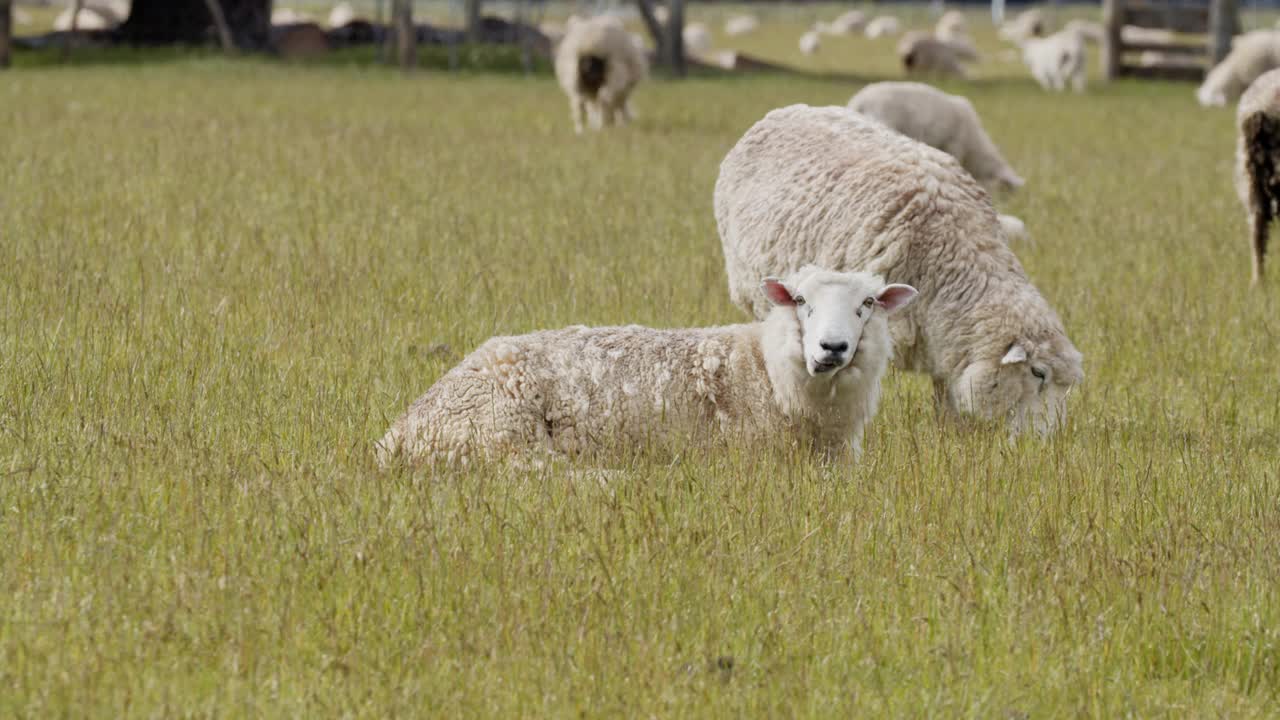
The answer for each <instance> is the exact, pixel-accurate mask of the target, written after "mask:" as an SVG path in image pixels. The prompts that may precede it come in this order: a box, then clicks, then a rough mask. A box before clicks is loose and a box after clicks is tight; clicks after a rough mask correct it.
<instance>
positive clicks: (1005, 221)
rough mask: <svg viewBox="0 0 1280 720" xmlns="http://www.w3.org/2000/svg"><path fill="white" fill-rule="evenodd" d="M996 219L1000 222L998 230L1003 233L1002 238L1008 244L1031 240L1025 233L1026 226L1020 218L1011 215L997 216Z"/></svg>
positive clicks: (1028, 234)
mask: <svg viewBox="0 0 1280 720" xmlns="http://www.w3.org/2000/svg"><path fill="white" fill-rule="evenodd" d="M996 219H997V220H999V221H1000V229H1001V230H1003V231H1004V237H1005V239H1006V240H1008V241H1009V242H1010V243H1015V242H1025V241H1027V240H1030V239H1031V234H1030V233H1028V232H1027V224H1026V223H1024V222H1022V220H1021V219H1020V218H1017V217H1014V216H1013V215H997V216H996Z"/></svg>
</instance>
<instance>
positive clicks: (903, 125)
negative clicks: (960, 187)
mask: <svg viewBox="0 0 1280 720" xmlns="http://www.w3.org/2000/svg"><path fill="white" fill-rule="evenodd" d="M849 109H850V110H854V111H856V112H859V113H862V114H863V115H865V116H867V117H869V118H871V119H873V120H876V121H878V122H880V123H883V124H884V125H886V126H887V127H889V128H892V129H894V130H897V131H898V132H900V133H902V134H903V135H906V136H907V137H909V138H912V139H914V140H919V141H920V142H922V143H924V144H926V145H930V146H932V147H935V148H938V149H939V150H941V151H943V152H945V153H947V154H949V155H951V156H952V157H954V158H955V159H957V160H959V161H960V165H961V166H962V167H964V169H965V170H968V171H969V174H970V175H972V176H974V177H975V178H977V180H978V182H980V183H982V184H983V185H985V186H986V187H987V188H989V189H991V190H997V189H1000V190H1014V189H1017V188H1020V187H1022V185H1023V183H1024V181H1023V179H1022V178H1021V177H1019V176H1018V173H1016V172H1014V170H1013V168H1011V167H1009V163H1007V162H1005V159H1004V157H1003V156H1002V155H1001V154H1000V150H999V149H998V148H996V145H995V143H993V142H992V141H991V137H990V136H989V135H987V132H986V130H984V129H983V128H982V120H981V119H979V118H978V111H977V110H975V109H974V108H973V103H971V102H969V101H968V99H966V98H963V97H961V96H959V95H948V94H947V93H944V92H942V91H941V90H939V89H937V88H935V87H932V86H929V85H925V84H924V83H918V82H880V83H873V84H871V85H868V86H866V87H864V88H862V89H861V90H859V91H858V93H857V94H856V95H854V96H853V98H852V99H851V100H849Z"/></svg>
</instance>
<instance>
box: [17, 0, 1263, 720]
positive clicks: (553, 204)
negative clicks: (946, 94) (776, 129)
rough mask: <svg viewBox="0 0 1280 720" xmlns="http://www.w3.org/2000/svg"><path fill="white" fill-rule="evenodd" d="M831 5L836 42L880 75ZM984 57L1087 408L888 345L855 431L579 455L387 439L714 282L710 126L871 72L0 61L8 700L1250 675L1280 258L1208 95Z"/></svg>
mask: <svg viewBox="0 0 1280 720" xmlns="http://www.w3.org/2000/svg"><path fill="white" fill-rule="evenodd" d="M832 15H834V13H832ZM977 17H979V16H977V15H975V16H974V20H975V22H976V19H977ZM799 26H800V25H799V24H798V23H797V27H799ZM794 35H798V33H793V32H792V31H791V30H790V29H788V30H786V34H785V36H783V35H782V34H781V33H779V37H778V38H774V39H773V40H770V39H769V38H768V37H764V36H762V37H758V38H755V39H751V40H750V42H752V43H756V44H757V45H756V47H758V48H759V51H760V52H764V53H766V54H772V56H774V57H776V58H778V59H782V60H792V61H796V62H799V58H798V55H797V54H796V53H795V50H794ZM982 40H983V43H984V47H986V48H987V49H988V50H989V54H990V55H991V56H992V57H993V58H994V57H995V55H996V54H997V53H998V51H999V46H998V45H997V44H996V43H995V41H994V40H993V39H992V38H991V37H990V34H989V33H985V34H984V35H983V37H982ZM847 42H848V43H849V44H848V45H837V44H835V43H832V44H831V45H830V46H829V47H828V48H827V53H826V54H825V55H824V56H821V57H820V58H819V59H817V60H814V61H813V62H814V63H818V62H822V63H827V64H828V65H827V66H824V68H818V69H829V70H840V71H841V72H859V73H865V74H870V75H881V76H889V75H892V74H893V72H894V71H893V69H892V68H893V63H892V61H891V60H889V59H887V54H888V47H889V46H890V45H891V43H888V44H882V45H871V44H863V41H847ZM788 53H790V55H788ZM18 62H19V64H20V65H22V64H23V63H24V62H26V60H24V57H23V56H22V55H20V56H19V57H18ZM979 75H980V77H979V79H978V80H976V81H974V82H972V83H967V84H953V85H948V86H947V87H948V88H949V89H952V90H957V91H961V92H964V93H966V94H968V95H969V96H970V97H971V98H972V99H973V101H974V103H975V104H976V105H977V107H978V109H979V111H980V112H981V113H982V115H983V117H984V119H985V121H986V124H987V126H988V129H989V130H990V132H991V133H992V135H993V136H994V137H995V139H996V140H997V142H998V143H999V144H1001V146H1002V147H1003V149H1004V151H1005V154H1006V156H1007V157H1008V158H1009V159H1010V161H1011V163H1012V164H1013V165H1014V167H1015V168H1017V169H1018V170H1019V171H1020V172H1021V173H1022V175H1024V176H1025V177H1026V178H1027V180H1028V186H1027V188H1026V189H1025V190H1024V191H1023V192H1022V193H1020V194H1018V195H1016V196H1014V197H1012V198H1010V199H1008V200H1007V201H1002V203H1001V206H1002V208H1003V209H1005V210H1006V211H1008V212H1011V213H1013V214H1016V215H1019V216H1020V217H1022V218H1023V219H1024V220H1025V221H1026V223H1027V225H1028V227H1029V228H1030V230H1031V232H1032V233H1033V235H1034V237H1035V242H1034V244H1027V245H1020V246H1019V247H1018V248H1017V251H1018V254H1019V256H1020V258H1021V259H1022V261H1023V263H1024V264H1025V265H1026V267H1027V270H1028V272H1029V273H1030V275H1031V276H1032V278H1033V279H1034V281H1035V282H1036V284H1037V285H1038V286H1039V288H1040V289H1041V290H1042V291H1043V292H1044V294H1045V295H1046V296H1047V297H1048V298H1049V300H1050V302H1051V303H1052V304H1053V305H1054V306H1055V307H1056V308H1058V310H1059V311H1060V313H1061V314H1062V316H1063V319H1064V322H1065V324H1066V326H1067V328H1068V330H1069V333H1070V335H1071V337H1072V339H1073V340H1074V341H1075V343H1076V345H1078V346H1079V348H1080V349H1081V350H1082V351H1083V352H1084V354H1085V358H1086V373H1087V376H1088V377H1087V380H1086V382H1085V384H1084V385H1083V386H1081V387H1080V388H1079V389H1078V390H1077V392H1076V393H1075V394H1074V395H1073V397H1072V403H1071V416H1070V421H1069V425H1068V427H1067V428H1066V429H1065V430H1064V431H1063V432H1061V433H1060V434H1059V435H1057V436H1055V437H1053V438H1052V439H1050V440H1046V441H1040V440H1034V439H1023V440H1019V441H1016V442H1010V441H1008V440H1006V439H1005V438H1004V436H1003V435H1002V433H1000V432H998V431H989V430H983V429H977V430H973V431H961V430H957V429H955V428H950V427H945V426H940V425H939V424H938V422H937V421H936V420H935V417H934V415H933V411H932V408H931V406H930V400H929V388H928V387H927V383H926V381H925V380H924V379H922V378H920V377H916V376H911V375H905V374H901V373H892V374H891V375H890V377H888V378H887V379H886V396H887V397H886V403H885V406H884V408H883V410H882V412H881V414H880V415H879V417H878V419H877V420H876V422H875V423H874V424H873V426H872V428H871V430H870V433H869V436H868V438H867V453H866V455H865V457H864V461H863V462H862V464H860V465H859V466H857V467H824V466H821V465H817V464H814V463H811V462H809V461H808V460H805V459H803V458H796V457H789V456H787V455H786V454H785V453H780V452H774V451H771V450H769V451H761V450H760V449H757V448H750V447H740V446H734V445H732V444H731V445H730V446H729V447H727V448H724V449H720V450H711V451H698V452H690V453H688V454H683V455H679V456H676V457H671V456H665V457H664V456H642V457H640V458H638V459H632V460H629V461H628V462H626V463H625V464H623V465H621V467H620V472H618V473H617V474H616V475H614V476H613V477H612V479H611V480H610V481H609V482H608V484H607V485H602V484H601V483H599V482H596V481H594V480H590V479H584V478H583V477H582V476H581V475H576V476H575V475H569V474H566V473H565V472H563V470H562V469H552V470H549V471H547V472H543V473H532V474H531V473H520V472H515V471H512V470H509V469H506V468H503V467H492V468H480V469H475V470H473V471H470V472H466V473H461V474H453V475H441V474H432V473H431V472H430V471H428V470H417V471H413V470H407V469H401V470H397V471H394V472H391V473H380V472H379V471H378V470H377V469H376V468H375V466H374V464H373V462H372V456H371V450H372V443H373V441H374V440H375V439H377V438H378V437H379V436H380V435H381V434H382V433H383V432H384V431H385V429H386V427H387V425H388V424H389V422H390V421H391V420H392V419H393V418H394V417H395V416H396V415H397V414H399V413H400V412H402V411H403V409H404V408H405V407H406V405H407V404H408V403H409V402H410V401H411V400H412V399H413V398H415V397H417V396H418V395H419V394H421V393H422V392H423V391H424V390H425V389H426V388H427V387H428V386H429V385H430V384H431V383H432V381H434V380H435V379H436V378H437V377H438V376H439V375H440V374H441V373H442V372H444V371H445V370H446V369H447V368H448V367H450V366H451V365H452V364H453V363H455V362H456V361H457V360H458V359H459V358H460V357H461V355H462V354H463V353H465V352H466V351H467V350H469V349H470V348H472V347H473V346H475V345H476V344H478V343H479V342H481V341H482V340H484V339H485V338H487V337H489V336H490V335H493V334H496V333H518V332H523V331H528V330H532V329H535V328H545V327H558V326H562V325H567V324H573V323H588V324H605V323H629V322H638V323H645V324H652V325H659V326H680V325H690V324H698V325H703V324H713V323H723V322H736V321H739V320H740V319H741V317H742V316H741V315H740V314H739V312H738V311H737V310H736V309H735V308H733V307H732V306H731V305H730V304H729V302H728V298H727V292H726V284H725V279H724V276H723V271H722V266H721V255H720V248H719V241H718V239H717V236H716V231H715V224H714V219H713V217H712V210H711V193H712V186H713V184H714V181H715V177H716V172H717V167H718V163H719V161H720V159H721V158H722V157H723V155H724V154H725V153H726V152H727V151H728V149H729V148H730V147H731V146H732V144H733V143H734V142H735V140H736V139H737V138H738V137H739V136H740V135H741V134H742V133H743V132H744V131H745V130H746V129H747V128H748V127H749V126H750V124H751V123H752V122H754V121H755V120H757V119H759V118H760V117H761V116H762V115H763V114H764V113H765V112H767V111H768V110H769V109H771V108H774V107H776V106H780V105H785V104H788V103H793V102H808V103H811V104H831V103H839V104H843V103H844V102H845V101H846V100H847V99H848V98H849V96H850V95H852V94H853V93H854V92H855V91H856V90H857V88H858V86H857V85H856V84H853V83H851V82H848V81H842V80H830V79H822V78H814V77H800V76H790V75H775V76H757V77H699V78H695V79H691V80H688V81H684V82H671V81H655V82H652V83H650V84H648V85H646V86H644V87H643V88H642V89H641V90H640V91H639V92H638V94H637V96H636V98H635V101H636V106H637V108H638V110H639V112H640V114H641V117H640V119H639V121H638V123H637V124H636V125H635V126H633V127H631V128H628V129H625V130H622V131H618V132H612V133H607V134H600V135H591V136H587V137H582V138H578V137H575V136H573V134H572V131H571V126H570V123H569V118H568V111H567V104H566V103H565V101H564V99H563V98H562V96H561V95H560V94H559V92H558V90H557V89H556V87H555V85H554V82H553V81H552V80H551V79H550V77H548V76H546V75H544V74H539V75H536V76H533V77H522V76H519V75H504V74H476V73H463V74H452V75H451V74H442V73H432V72H420V73H417V74H413V75H410V76H403V75H401V74H399V73H394V72H390V71H385V70H382V69H378V68H361V67H355V66H353V67H340V66H339V67H335V66H325V67H306V66H288V65H280V64H274V63H271V62H267V61H259V60H252V59H244V60H237V61H226V60H220V59H210V58H195V59H185V60H177V61H173V62H165V63H160V62H157V63H153V64H144V65H137V66H115V65H112V66H96V65H79V66H76V67H73V68H60V67H53V68H41V69H31V68H28V69H18V70H15V71H13V72H10V73H6V74H0V513H2V514H0V547H3V548H4V552H3V553H0V714H3V715H6V716H10V715H17V716H29V717H58V716H73V717H84V716H101V717H117V716H120V715H129V716H148V717H150V716H159V717H170V716H213V715H217V716H228V715H230V716H303V715H308V716H333V715H350V716H361V717H387V716H405V715H410V716H412V715H435V716H442V717H458V716H468V717H520V716H538V715H555V716H565V715H583V716H588V717H597V716H614V715H622V716H631V717H683V716H723V717H759V716H781V717H794V716H807V717H839V716H855V717H857V716H862V717H868V716H898V717H903V716H906V717H917V716H966V717H975V718H1026V717H1034V718H1041V717H1060V716H1091V717H1099V718H1112V717H1119V716H1125V715H1129V716H1136V717H1158V716H1169V717H1197V716H1199V717H1206V716H1213V717H1216V716H1226V717H1262V716H1273V715H1274V714H1275V713H1276V712H1277V711H1278V705H1280V703H1278V701H1277V691H1278V689H1280V553H1278V552H1277V547H1280V471H1278V468H1280V463H1277V456H1278V452H1277V451H1278V449H1280V447H1278V445H1280V439H1278V434H1277V431H1278V430H1280V396H1278V395H1277V371H1276V368H1275V359H1274V356H1275V354H1276V353H1275V351H1276V347H1277V336H1278V334H1280V319H1277V314H1276V308H1275V299H1274V296H1275V294H1276V292H1277V288H1276V284H1277V282H1278V281H1276V280H1275V279H1272V280H1271V281H1269V282H1268V283H1267V286H1268V287H1267V288H1264V290H1263V291H1251V290H1250V289H1249V287H1248V272H1249V270H1248V254H1247V249H1246V245H1247V243H1246V238H1245V235H1246V233H1245V226H1244V220H1243V214H1242V212H1241V210H1240V208H1239V207H1238V204H1237V202H1236V200H1235V197H1234V194H1233V192H1232V189H1231V183H1230V172H1231V153H1232V148H1233V142H1234V137H1233V130H1232V125H1233V123H1232V114H1231V112H1230V111H1206V110H1202V109H1200V108H1198V107H1196V106H1195V104H1194V101H1193V99H1192V95H1191V90H1192V88H1191V87H1190V86H1186V85H1162V84H1136V83H1119V84H1114V85H1110V86H1102V85H1094V86H1093V87H1091V88H1090V90H1089V92H1088V94H1087V95H1085V96H1083V97H1080V96H1071V95H1064V96H1049V95H1044V94H1042V93H1040V92H1039V91H1038V89H1037V88H1035V87H1034V86H1033V85H1032V84H1031V82H1030V81H1029V80H1028V79H1025V78H1024V77H1023V76H1022V73H1021V72H1020V71H1018V70H1017V68H1016V66H1014V65H1011V64H999V63H994V64H988V65H985V66H982V67H981V68H980V72H979Z"/></svg>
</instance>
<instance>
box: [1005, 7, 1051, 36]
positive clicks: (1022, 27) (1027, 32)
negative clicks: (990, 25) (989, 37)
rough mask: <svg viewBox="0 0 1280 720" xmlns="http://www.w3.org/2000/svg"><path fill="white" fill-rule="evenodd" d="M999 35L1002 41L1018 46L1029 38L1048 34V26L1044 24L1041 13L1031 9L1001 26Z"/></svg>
mask: <svg viewBox="0 0 1280 720" xmlns="http://www.w3.org/2000/svg"><path fill="white" fill-rule="evenodd" d="M999 34H1000V37H1001V38H1002V39H1004V40H1007V41H1009V42H1011V43H1013V44H1015V45H1018V44H1021V43H1023V42H1025V41H1027V40H1030V39H1031V38H1036V37H1044V36H1045V35H1047V34H1049V24H1048V23H1046V22H1045V20H1044V14H1043V13H1041V12H1040V11H1039V10H1037V9H1035V8H1032V9H1030V10H1024V11H1023V12H1022V13H1020V14H1019V15H1018V17H1016V18H1014V19H1012V20H1010V21H1009V22H1007V23H1005V24H1004V25H1002V26H1001V27H1000V31H999Z"/></svg>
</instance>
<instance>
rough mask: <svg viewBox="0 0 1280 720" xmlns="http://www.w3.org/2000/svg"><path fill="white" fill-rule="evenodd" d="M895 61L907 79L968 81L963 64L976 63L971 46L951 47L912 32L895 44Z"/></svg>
mask: <svg viewBox="0 0 1280 720" xmlns="http://www.w3.org/2000/svg"><path fill="white" fill-rule="evenodd" d="M898 58H899V59H901V60H902V68H903V70H906V72H907V74H908V75H939V76H940V75H953V76H956V77H967V76H968V73H967V72H966V71H965V68H964V65H963V63H964V62H969V61H973V60H976V59H977V55H976V53H975V52H974V51H973V48H972V46H966V45H963V44H953V43H950V42H947V41H946V40H941V39H939V38H936V37H934V36H932V35H930V34H929V33H926V32H921V31H919V30H913V31H911V32H909V33H907V34H905V35H903V36H902V39H901V40H899V41H898Z"/></svg>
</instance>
